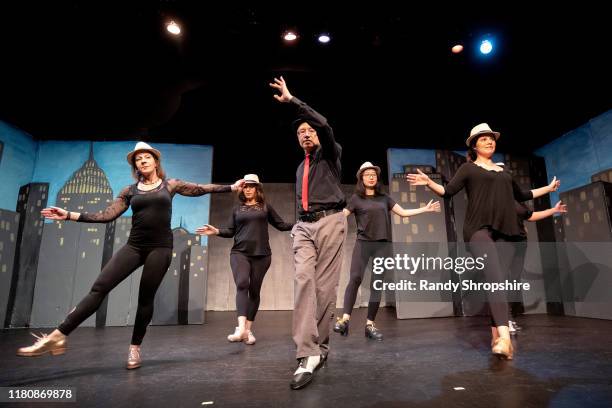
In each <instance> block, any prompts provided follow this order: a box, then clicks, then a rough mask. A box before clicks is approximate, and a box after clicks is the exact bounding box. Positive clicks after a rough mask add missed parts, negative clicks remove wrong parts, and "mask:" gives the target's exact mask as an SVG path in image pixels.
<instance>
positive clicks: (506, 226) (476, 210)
mask: <svg viewBox="0 0 612 408" xmlns="http://www.w3.org/2000/svg"><path fill="white" fill-rule="evenodd" d="M499 136H500V135H499V132H494V131H492V130H491V128H490V127H489V125H487V124H486V123H481V124H479V125H477V126H475V127H474V128H473V129H472V130H471V132H470V136H469V137H468V138H467V140H466V142H465V143H466V145H467V146H468V153H467V159H468V160H467V163H464V164H462V165H461V167H459V169H458V170H457V173H456V174H455V176H454V177H453V178H452V179H451V180H450V182H449V183H448V184H447V185H446V186H441V185H440V184H438V183H436V182H434V181H433V180H431V179H430V178H429V177H428V176H427V175H426V174H424V173H423V172H421V171H419V174H409V175H407V180H408V181H409V182H410V184H412V185H424V186H427V187H429V188H430V189H431V190H432V191H433V192H434V193H436V194H437V195H439V196H441V197H447V198H449V197H452V196H453V195H455V194H457V193H458V192H459V191H461V190H462V189H463V188H465V190H466V192H467V195H468V207H467V211H466V214H465V222H464V224H463V238H464V241H465V242H466V243H468V244H469V249H470V252H471V253H472V255H473V256H474V257H475V258H480V257H484V258H486V259H487V261H486V262H485V267H484V276H485V279H486V281H487V282H490V283H493V282H503V281H504V280H505V279H506V276H507V275H506V272H507V271H504V270H502V269H503V268H502V266H501V265H502V264H504V262H500V259H499V251H498V249H497V247H496V245H495V243H497V242H508V241H514V240H516V238H517V237H518V236H519V235H520V232H521V231H520V229H519V226H518V221H517V214H516V209H515V206H514V201H515V200H516V201H519V202H523V201H527V200H531V199H532V198H537V197H540V196H542V195H544V194H548V193H550V192H552V191H556V190H557V189H558V188H559V184H560V182H559V181H557V179H556V178H554V179H553V180H552V182H551V183H550V184H549V185H548V186H545V187H541V188H538V189H534V190H531V191H523V190H521V188H520V187H519V186H518V184H516V182H515V181H514V180H512V175H511V174H510V173H508V172H506V171H504V169H503V168H502V167H500V166H499V165H497V164H495V163H494V162H493V154H494V153H495V147H496V144H497V139H498V138H499ZM487 298H488V302H489V307H490V309H491V334H492V338H493V341H492V343H493V347H492V350H491V351H492V352H493V354H495V355H497V356H498V357H501V358H507V359H511V358H512V355H513V348H512V342H511V341H510V333H509V330H508V320H509V315H508V303H507V302H506V295H505V293H504V292H502V291H497V292H493V293H491V292H490V291H488V292H487Z"/></svg>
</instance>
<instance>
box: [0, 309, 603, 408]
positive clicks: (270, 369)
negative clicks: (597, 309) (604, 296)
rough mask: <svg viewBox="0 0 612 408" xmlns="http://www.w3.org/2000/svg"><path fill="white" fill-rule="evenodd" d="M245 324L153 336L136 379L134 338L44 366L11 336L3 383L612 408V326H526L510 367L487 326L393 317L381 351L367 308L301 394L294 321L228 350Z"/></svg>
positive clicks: (541, 322) (218, 395)
mask: <svg viewBox="0 0 612 408" xmlns="http://www.w3.org/2000/svg"><path fill="white" fill-rule="evenodd" d="M234 316H235V314H234V313H233V312H209V313H207V319H208V322H207V323H206V324H205V325H203V326H165V327H160V326H156V327H151V328H150V329H149V332H148V334H147V337H146V338H145V342H144V343H143V366H142V368H140V369H137V370H133V371H127V370H126V369H125V368H124V364H125V359H126V357H127V349H128V344H129V341H130V338H131V328H105V329H93V328H80V329H77V330H76V331H75V332H74V333H73V334H72V336H71V337H70V343H69V349H68V352H67V353H66V354H65V355H63V356H57V357H52V356H49V355H47V356H43V357H36V358H24V357H17V356H16V355H15V350H16V349H17V347H19V346H22V345H26V344H31V340H32V339H33V338H32V337H30V335H29V333H28V330H3V331H2V332H0V339H1V340H2V341H1V344H2V347H1V353H2V355H1V363H0V364H1V366H0V369H1V371H0V372H1V377H0V385H1V386H23V387H50V386H65V387H68V386H69V387H75V388H76V393H77V403H76V404H71V403H62V404H56V403H54V404H51V403H44V404H41V403H25V402H22V403H17V404H13V406H17V407H26V406H34V407H41V406H45V407H46V406H83V407H130V408H135V407H148V406H151V407H154V406H159V407H170V408H178V407H202V406H213V407H215V406H218V407H336V408H339V407H341V406H351V407H440V406H442V407H456V406H460V407H544V406H552V407H587V406H588V407H610V406H612V382H611V381H612V350H611V348H610V345H611V344H612V342H611V339H612V321H606V320H594V319H583V318H573V317H551V316H543V315H532V316H524V317H522V318H521V319H520V323H522V324H523V325H524V331H523V333H522V334H520V335H519V336H517V337H516V339H515V341H514V343H515V349H516V356H515V359H514V360H513V361H500V360H498V359H497V358H495V357H493V356H491V354H490V345H489V342H490V337H489V329H488V327H487V323H488V319H487V318H484V317H472V318H457V317H455V318H437V319H416V320H396V319H395V317H394V312H393V310H392V309H385V310H381V312H380V314H379V318H378V326H379V327H380V328H381V329H382V330H383V333H384V334H385V336H386V337H385V340H384V341H383V342H380V343H378V342H373V341H368V340H367V339H366V338H364V336H363V328H362V326H363V324H364V323H365V309H360V310H359V311H356V312H355V314H354V315H353V319H352V324H353V326H352V327H351V329H352V332H351V335H350V336H349V337H347V338H341V337H339V336H338V335H336V334H334V337H333V338H332V351H331V354H330V358H329V364H328V365H327V366H326V367H325V368H323V369H322V370H321V371H319V373H318V375H317V376H316V378H315V379H314V382H313V383H312V384H311V385H310V386H309V387H307V388H305V389H303V390H299V391H291V390H290V389H289V381H290V380H291V377H292V373H293V371H294V369H295V362H294V361H295V360H294V346H293V342H292V340H291V334H290V333H291V312H260V314H259V315H258V320H257V322H256V323H257V324H256V326H255V328H254V333H255V335H256V336H257V344H256V345H255V346H247V345H244V344H234V343H229V342H228V341H227V340H226V336H227V334H229V333H230V332H231V331H233V328H234V326H235V324H234ZM455 387H463V388H464V389H463V390H456V389H455ZM210 402H212V404H210ZM203 403H208V404H203Z"/></svg>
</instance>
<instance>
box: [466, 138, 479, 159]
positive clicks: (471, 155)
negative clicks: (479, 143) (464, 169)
mask: <svg viewBox="0 0 612 408" xmlns="http://www.w3.org/2000/svg"><path fill="white" fill-rule="evenodd" d="M477 158H478V154H477V153H476V142H475V141H473V140H472V142H471V143H470V147H468V150H467V152H466V153H465V159H466V160H467V161H468V163H470V162H474V161H476V159H477Z"/></svg>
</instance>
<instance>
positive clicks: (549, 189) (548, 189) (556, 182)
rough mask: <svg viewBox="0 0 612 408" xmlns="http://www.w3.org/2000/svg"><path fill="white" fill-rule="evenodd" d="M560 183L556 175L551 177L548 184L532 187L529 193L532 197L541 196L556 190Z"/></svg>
mask: <svg viewBox="0 0 612 408" xmlns="http://www.w3.org/2000/svg"><path fill="white" fill-rule="evenodd" d="M560 185H561V181H560V180H557V177H553V179H552V181H551V182H550V184H549V185H547V186H544V187H540V188H536V189H533V190H531V193H532V194H533V198H538V197H542V196H543V195H546V194H549V193H552V192H553V191H557V190H558V189H559V186H560ZM528 200H529V199H528ZM524 201H526V200H524Z"/></svg>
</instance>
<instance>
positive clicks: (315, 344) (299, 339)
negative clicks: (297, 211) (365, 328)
mask: <svg viewBox="0 0 612 408" xmlns="http://www.w3.org/2000/svg"><path fill="white" fill-rule="evenodd" d="M346 231H347V221H346V216H345V215H344V214H343V213H342V212H339V213H336V214H332V215H328V216H327V217H323V218H321V219H320V220H319V221H317V222H312V223H308V222H298V223H297V224H295V226H294V227H293V230H292V235H293V253H294V263H295V281H294V291H295V293H294V308H293V328H292V334H293V341H294V342H295V345H296V347H297V351H296V358H302V357H307V356H318V355H321V354H327V353H328V351H329V337H330V334H331V331H332V327H333V318H334V312H335V308H336V295H337V293H338V281H339V279H340V271H341V269H342V258H343V255H344V240H345V238H346Z"/></svg>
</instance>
